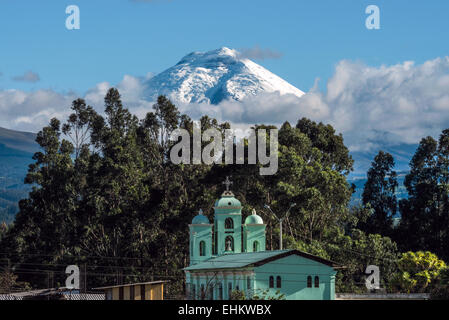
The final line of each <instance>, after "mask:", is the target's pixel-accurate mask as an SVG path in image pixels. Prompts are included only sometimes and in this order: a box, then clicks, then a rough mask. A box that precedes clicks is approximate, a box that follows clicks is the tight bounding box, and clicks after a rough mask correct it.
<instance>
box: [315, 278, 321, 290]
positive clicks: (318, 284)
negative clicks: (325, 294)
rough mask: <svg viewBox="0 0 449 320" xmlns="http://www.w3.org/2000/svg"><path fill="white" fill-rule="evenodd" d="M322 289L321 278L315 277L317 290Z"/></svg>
mask: <svg viewBox="0 0 449 320" xmlns="http://www.w3.org/2000/svg"><path fill="white" fill-rule="evenodd" d="M319 287H320V277H318V276H315V288H319Z"/></svg>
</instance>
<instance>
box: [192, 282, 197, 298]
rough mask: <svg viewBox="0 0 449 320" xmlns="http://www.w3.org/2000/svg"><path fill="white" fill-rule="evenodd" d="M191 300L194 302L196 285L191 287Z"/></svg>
mask: <svg viewBox="0 0 449 320" xmlns="http://www.w3.org/2000/svg"><path fill="white" fill-rule="evenodd" d="M192 300H196V285H194V284H193V285H192Z"/></svg>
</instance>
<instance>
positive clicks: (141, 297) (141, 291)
mask: <svg viewBox="0 0 449 320" xmlns="http://www.w3.org/2000/svg"><path fill="white" fill-rule="evenodd" d="M140 300H145V285H144V284H141V285H140Z"/></svg>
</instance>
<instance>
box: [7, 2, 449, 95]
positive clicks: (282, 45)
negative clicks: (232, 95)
mask: <svg viewBox="0 0 449 320" xmlns="http://www.w3.org/2000/svg"><path fill="white" fill-rule="evenodd" d="M70 4H76V5H78V6H79V8H80V11H81V29H80V30H72V31H69V30H67V29H66V28H65V19H66V17H67V15H66V13H65V8H66V6H67V5H70ZM369 4H376V5H378V6H379V8H380V10H381V29H380V30H367V29H366V28H365V19H366V17H367V15H366V14H365V8H366V6H367V5H369ZM447 12H449V2H448V1H446V0H430V1H405V0H388V1H381V0H371V1H359V0H357V1H355V0H339V1H335V0H316V1H298V0H295V1H287V0H281V1H266V0H244V1H242V0H239V1H235V0H227V1H214V0H171V1H168V0H154V1H140V2H139V1H132V0H109V1H103V0H101V1H100V0H94V1H92V0H72V1H61V0H42V1H31V0H30V1H24V0H2V1H1V4H0V39H2V44H1V47H0V72H1V74H2V75H1V76H0V89H11V88H15V89H21V90H25V91H32V90H36V89H40V88H45V89H52V90H55V91H58V92H68V91H71V90H74V91H75V92H77V93H78V94H84V93H85V91H86V90H88V89H89V88H91V87H93V86H94V85H95V84H97V83H99V82H102V81H109V82H110V83H118V82H119V81H120V80H121V79H122V78H123V76H124V75H125V74H130V75H134V76H143V75H145V74H146V73H147V72H155V73H157V72H160V71H163V70H164V69H166V68H168V67H170V66H172V65H173V64H175V63H176V62H177V61H178V60H179V59H180V58H181V57H182V56H184V55H185V54H187V53H189V52H191V51H207V50H211V49H215V48H218V47H221V46H228V47H231V48H236V49H239V48H252V47H255V46H259V47H260V48H266V49H270V50H273V51H275V52H279V53H281V54H282V56H281V58H279V59H266V60H263V61H257V62H258V63H260V64H262V65H263V66H265V67H266V68H268V69H269V70H270V71H272V72H274V73H275V74H278V75H279V76H281V77H282V78H284V79H286V80H287V81H289V82H290V83H292V84H293V85H295V86H296V87H298V88H300V89H301V90H303V91H307V90H309V89H310V88H311V87H312V86H313V84H314V80H315V78H318V77H319V78H320V79H321V82H320V87H321V88H325V85H326V81H327V79H328V78H329V77H330V76H332V74H333V73H334V68H335V65H336V64H337V63H338V62H339V61H341V60H343V59H349V60H354V61H362V62H364V63H366V64H367V65H369V66H379V65H382V64H386V65H392V64H396V63H402V62H403V61H407V60H413V61H415V62H416V63H423V62H424V61H427V60H430V59H433V58H436V57H443V56H446V55H447V54H448V51H449V50H448V46H449V44H448V41H447V31H448V30H449V19H448V18H447ZM28 71H32V72H34V73H36V74H37V75H38V76H39V79H40V81H37V82H24V81H15V80H13V78H14V77H18V76H21V75H23V74H24V73H25V72H28Z"/></svg>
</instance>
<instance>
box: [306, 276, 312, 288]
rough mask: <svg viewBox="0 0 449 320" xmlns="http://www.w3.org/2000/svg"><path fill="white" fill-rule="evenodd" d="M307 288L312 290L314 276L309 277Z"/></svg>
mask: <svg viewBox="0 0 449 320" xmlns="http://www.w3.org/2000/svg"><path fill="white" fill-rule="evenodd" d="M307 288H312V276H308V277H307Z"/></svg>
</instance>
